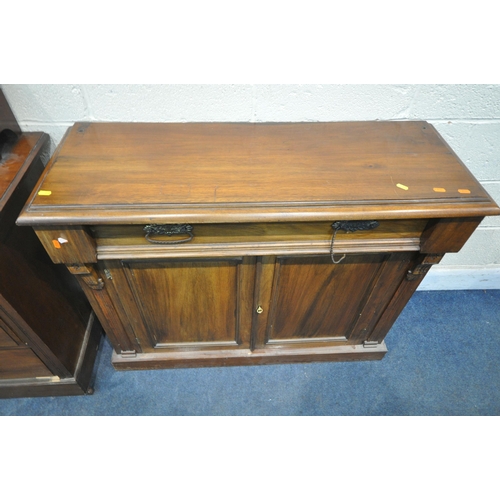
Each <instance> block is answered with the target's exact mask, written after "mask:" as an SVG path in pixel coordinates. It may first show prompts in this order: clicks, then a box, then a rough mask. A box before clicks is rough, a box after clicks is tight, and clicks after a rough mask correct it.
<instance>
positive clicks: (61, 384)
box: [0, 313, 103, 399]
mask: <svg viewBox="0 0 500 500" xmlns="http://www.w3.org/2000/svg"><path fill="white" fill-rule="evenodd" d="M102 333H103V331H102V327H101V325H100V323H99V321H97V320H96V319H95V316H94V314H93V313H92V314H91V315H90V318H89V321H88V325H87V331H86V333H85V339H84V342H83V345H82V350H81V352H80V358H79V360H78V368H77V372H76V374H75V376H74V377H69V378H59V377H37V378H27V379H11V380H0V398H1V399H4V398H32V397H51V396H83V395H85V394H93V392H94V390H93V388H92V374H93V368H94V362H95V359H96V356H97V351H98V349H99V344H100V342H101V339H102Z"/></svg>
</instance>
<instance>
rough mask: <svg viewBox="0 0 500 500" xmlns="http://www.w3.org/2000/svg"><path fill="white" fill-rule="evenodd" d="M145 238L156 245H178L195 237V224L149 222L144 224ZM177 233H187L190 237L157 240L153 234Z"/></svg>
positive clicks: (172, 234) (168, 234)
mask: <svg viewBox="0 0 500 500" xmlns="http://www.w3.org/2000/svg"><path fill="white" fill-rule="evenodd" d="M144 232H145V233H146V235H145V238H146V240H147V241H149V242H150V243H155V244H156V245H177V244H180V243H187V242H188V241H191V240H192V239H193V238H194V234H193V226H191V225H190V224H148V225H147V226H144ZM176 234H187V235H188V237H187V238H184V239H182V240H172V241H167V240H157V239H154V238H152V237H151V236H174V235H176Z"/></svg>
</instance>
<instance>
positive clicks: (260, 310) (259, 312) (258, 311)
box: [257, 306, 264, 314]
mask: <svg viewBox="0 0 500 500" xmlns="http://www.w3.org/2000/svg"><path fill="white" fill-rule="evenodd" d="M262 311H264V309H262V307H261V306H259V307H257V314H261V313H262Z"/></svg>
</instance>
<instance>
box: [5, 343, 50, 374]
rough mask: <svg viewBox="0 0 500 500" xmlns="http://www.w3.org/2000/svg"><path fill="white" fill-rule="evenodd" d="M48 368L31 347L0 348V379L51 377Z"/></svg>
mask: <svg viewBox="0 0 500 500" xmlns="http://www.w3.org/2000/svg"><path fill="white" fill-rule="evenodd" d="M51 376H53V373H51V372H50V371H49V370H48V368H47V367H46V366H45V365H44V364H43V363H42V362H41V361H40V359H39V358H38V357H37V356H36V355H35V354H34V353H33V351H32V350H31V349H28V348H23V347H18V348H13V349H0V379H15V378H35V377H51Z"/></svg>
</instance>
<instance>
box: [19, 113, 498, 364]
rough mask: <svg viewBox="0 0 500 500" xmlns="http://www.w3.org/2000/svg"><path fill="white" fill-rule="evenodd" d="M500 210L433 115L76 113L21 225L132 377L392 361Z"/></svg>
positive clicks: (31, 200) (114, 361) (27, 206)
mask: <svg viewBox="0 0 500 500" xmlns="http://www.w3.org/2000/svg"><path fill="white" fill-rule="evenodd" d="M498 214H500V209H499V208H498V206H497V205H496V204H495V203H494V201H493V200H492V199H491V198H490V196H489V195H488V194H487V193H486V192H485V191H484V189H483V188H482V187H481V185H480V184H479V183H478V182H477V181H476V180H475V179H474V177H473V176H472V175H471V174H470V172H469V171H468V170H467V169H466V168H465V167H464V166H463V164H462V163H461V162H460V160H459V159H458V158H457V157H456V156H455V155H454V153H453V152H452V151H451V150H450V148H449V147H448V146H447V145H446V143H445V142H444V141H443V139H442V138H441V137H440V136H439V134H438V133H437V132H436V131H435V130H434V128H433V127H432V126H431V125H429V124H428V123H426V122H366V123H308V124H208V123H207V124H131V123H115V124H110V123H107V124H105V123H90V124H89V123H77V124H75V126H74V127H72V128H71V129H70V130H69V131H68V133H67V135H66V137H65V139H64V140H63V142H62V143H61V145H60V147H59V150H58V151H57V152H56V154H55V155H54V156H53V158H52V159H51V161H50V162H49V164H48V166H47V168H46V170H45V173H44V176H43V178H42V179H41V181H40V182H39V185H38V186H37V187H36V188H35V190H34V191H33V194H32V197H31V199H30V201H29V202H28V203H27V205H26V207H25V209H24V211H23V213H22V214H21V216H20V218H19V219H18V223H19V224H21V225H29V226H33V227H34V228H35V231H36V233H37V235H38V237H39V238H40V241H41V242H42V244H43V245H44V247H45V249H46V251H47V253H48V254H49V255H50V256H51V258H52V261H53V262H57V263H64V264H65V265H66V266H67V268H68V269H69V270H70V272H71V273H72V274H73V275H74V276H75V277H76V278H77V280H78V281H79V282H80V284H81V286H82V288H83V290H84V291H85V293H86V295H87V297H88V299H89V301H90V302H91V304H92V306H93V308H94V311H95V312H96V314H97V316H98V317H99V319H100V321H101V323H102V325H103V327H104V329H105V331H106V333H107V334H108V336H109V338H110V340H111V342H112V343H113V346H114V351H115V352H114V354H113V360H112V361H113V364H114V366H115V367H116V368H117V369H150V368H167V367H187V366H220V365H242V364H266V363H283V362H307V361H334V360H363V359H365V360H371V359H381V358H382V357H383V356H384V354H385V353H386V351H387V348H386V345H385V342H384V338H385V336H386V334H387V333H388V331H389V330H390V328H391V326H392V324H393V323H394V321H395V320H396V319H397V317H398V315H399V313H400V312H401V311H402V309H403V308H404V306H405V304H406V303H407V301H408V300H409V298H410V297H411V295H412V294H413V292H414V291H415V290H416V288H417V287H418V285H419V283H420V282H421V280H422V278H423V277H424V276H425V273H426V272H427V271H428V269H429V268H430V267H431V266H432V265H434V264H436V263H438V262H439V261H440V260H441V258H442V256H443V255H444V254H445V253H446V252H457V251H459V250H460V248H462V246H463V244H464V243H465V242H466V241H467V239H468V238H469V236H470V235H471V234H472V233H473V231H474V230H475V228H476V227H477V226H478V225H479V223H480V222H481V220H482V218H483V217H484V216H487V215H498Z"/></svg>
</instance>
